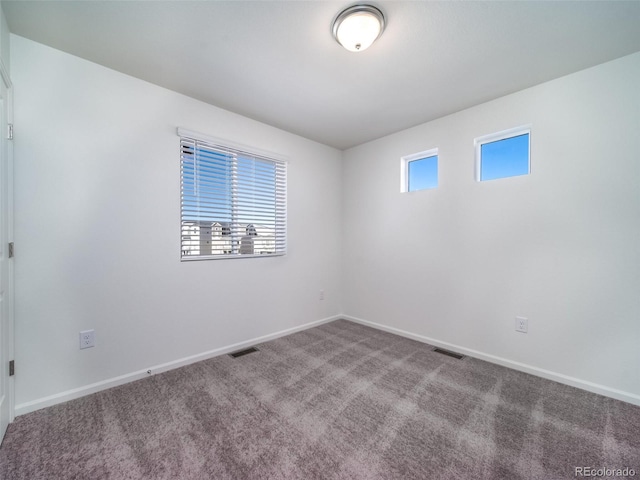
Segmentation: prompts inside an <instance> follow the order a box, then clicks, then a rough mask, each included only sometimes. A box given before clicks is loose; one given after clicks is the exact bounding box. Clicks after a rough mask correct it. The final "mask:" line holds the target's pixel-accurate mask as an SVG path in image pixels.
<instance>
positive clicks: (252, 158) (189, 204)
mask: <svg viewBox="0 0 640 480" xmlns="http://www.w3.org/2000/svg"><path fill="white" fill-rule="evenodd" d="M180 149H181V150H180V152H181V153H180V162H181V166H180V173H181V216H182V219H181V232H180V233H181V248H182V258H189V257H191V258H194V257H196V258H197V257H201V258H205V257H206V258H226V257H240V256H242V255H252V256H257V255H282V254H284V253H285V252H286V164H285V163H284V162H282V161H279V160H275V159H272V158H268V157H265V156H262V155H254V154H252V153H250V152H244V151H240V150H236V149H233V148H229V147H225V146H222V145H212V144H210V143H208V142H205V141H201V140H198V139H192V138H186V137H182V138H181V141H180Z"/></svg>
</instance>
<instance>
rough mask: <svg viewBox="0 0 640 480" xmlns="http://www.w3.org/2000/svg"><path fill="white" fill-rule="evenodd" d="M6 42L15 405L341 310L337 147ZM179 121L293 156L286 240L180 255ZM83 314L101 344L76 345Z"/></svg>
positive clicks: (39, 48) (37, 403)
mask: <svg viewBox="0 0 640 480" xmlns="http://www.w3.org/2000/svg"><path fill="white" fill-rule="evenodd" d="M11 48H12V67H13V68H12V76H13V82H14V85H15V124H16V126H18V125H19V129H20V134H19V135H16V139H15V141H14V144H15V159H16V170H15V191H16V195H15V241H16V245H20V247H19V249H20V255H19V258H18V257H17V258H16V260H15V262H16V263H15V283H16V307H17V308H16V313H15V325H16V333H15V345H16V364H17V365H20V367H19V369H20V375H18V376H16V410H17V412H16V413H18V414H20V413H24V412H26V411H29V410H32V409H35V408H38V407H41V406H45V405H47V404H50V403H55V402H56V401H60V400H64V399H67V398H70V397H72V396H74V395H76V394H80V393H88V392H89V391H91V390H92V389H99V388H103V387H105V386H109V385H113V384H114V383H118V382H119V381H121V380H122V379H121V378H120V377H121V376H127V375H129V376H130V377H128V378H127V379H129V380H131V379H135V378H137V376H136V372H140V371H141V370H146V369H147V368H151V367H157V366H159V365H160V366H162V365H164V364H166V363H170V362H175V361H178V360H181V359H189V358H190V357H192V356H197V355H199V354H202V353H205V352H210V351H213V350H215V349H217V348H223V347H227V346H230V345H234V344H236V343H238V342H244V341H249V340H251V339H255V338H257V337H261V336H264V335H269V334H273V333H276V332H282V331H285V330H288V329H292V328H296V327H300V326H302V325H306V324H308V323H310V322H313V321H318V320H322V319H327V318H332V317H334V316H335V315H337V314H339V313H340V311H341V297H340V295H341V284H340V278H341V273H340V248H341V247H340V240H341V238H340V218H341V213H340V205H341V178H340V176H341V152H339V151H338V150H335V149H332V148H329V147H326V146H324V145H320V144H318V143H314V142H311V141H309V140H305V139H303V138H301V137H298V136H295V135H292V134H289V133H286V132H283V131H281V130H278V129H276V128H273V127H270V126H267V125H264V124H261V123H258V122H255V121H252V120H249V119H247V118H244V117H241V116H239V115H235V114H231V113H229V112H227V111H224V110H221V109H218V108H215V107H212V106H210V105H206V104H204V103H201V102H198V101H196V100H193V99H190V98H188V97H185V96H182V95H179V94H177V93H174V92H171V91H169V90H165V89H163V88H159V87H156V86H154V85H151V84H148V83H145V82H143V81H140V80H137V79H134V78H132V77H128V76H126V75H123V74H120V73H117V72H115V71H113V70H109V69H107V68H104V67H101V66H98V65H96V64H93V63H90V62H88V61H85V60H82V59H80V58H77V57H74V56H71V55H68V54H65V53H62V52H60V51H57V50H54V49H51V48H49V47H46V46H43V45H40V44H37V43H35V42H32V41H30V40H26V39H24V38H21V37H18V36H12V37H11ZM178 126H181V127H185V128H189V129H191V130H195V131H199V132H202V133H205V134H209V135H213V136H216V137H219V138H223V139H227V140H229V141H232V142H236V143H241V144H245V145H252V146H255V147H257V148H260V149H263V150H267V151H272V152H275V153H277V154H280V155H283V156H285V157H288V158H289V167H288V175H289V187H288V225H289V230H288V255H286V256H284V257H272V258H257V259H241V260H215V261H198V262H183V263H181V262H180V260H179V258H180V161H179V148H178V147H179V138H178V136H177V135H176V127H178ZM17 128H18V127H17ZM320 290H324V300H322V301H320V298H319V296H320V295H319V294H320ZM85 329H95V331H96V343H97V346H96V347H95V348H91V349H86V350H82V351H81V350H79V347H78V343H79V341H78V333H79V332H80V331H81V330H85ZM138 376H139V375H138ZM75 389H80V390H81V392H75Z"/></svg>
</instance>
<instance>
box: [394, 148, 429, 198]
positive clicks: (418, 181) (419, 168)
mask: <svg viewBox="0 0 640 480" xmlns="http://www.w3.org/2000/svg"><path fill="white" fill-rule="evenodd" d="M401 160H402V162H401V173H400V178H401V182H402V183H401V185H400V191H401V192H415V191H417V190H424V189H427V188H436V187H437V186H438V149H437V148H434V149H432V150H427V151H426V152H420V153H415V154H413V155H407V156H406V157H402V159H401Z"/></svg>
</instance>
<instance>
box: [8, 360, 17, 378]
mask: <svg viewBox="0 0 640 480" xmlns="http://www.w3.org/2000/svg"><path fill="white" fill-rule="evenodd" d="M15 373H16V361H15V360H11V361H10V362H9V376H10V377H13V376H14V375H15Z"/></svg>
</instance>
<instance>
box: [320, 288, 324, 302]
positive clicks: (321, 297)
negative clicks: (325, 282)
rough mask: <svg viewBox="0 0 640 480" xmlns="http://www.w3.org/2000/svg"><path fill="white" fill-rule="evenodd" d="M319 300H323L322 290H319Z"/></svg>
mask: <svg viewBox="0 0 640 480" xmlns="http://www.w3.org/2000/svg"><path fill="white" fill-rule="evenodd" d="M320 300H324V290H320Z"/></svg>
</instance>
